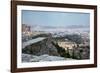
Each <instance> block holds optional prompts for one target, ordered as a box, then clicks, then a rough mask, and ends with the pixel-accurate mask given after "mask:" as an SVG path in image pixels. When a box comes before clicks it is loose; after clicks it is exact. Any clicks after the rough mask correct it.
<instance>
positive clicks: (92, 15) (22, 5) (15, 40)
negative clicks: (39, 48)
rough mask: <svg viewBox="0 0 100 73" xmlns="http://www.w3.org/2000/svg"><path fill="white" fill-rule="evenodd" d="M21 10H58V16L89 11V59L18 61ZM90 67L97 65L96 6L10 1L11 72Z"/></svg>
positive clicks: (22, 15)
mask: <svg viewBox="0 0 100 73" xmlns="http://www.w3.org/2000/svg"><path fill="white" fill-rule="evenodd" d="M32 7H33V8H32ZM22 10H24V11H25V10H26V12H27V11H28V10H32V11H33V12H35V10H36V11H37V13H38V12H39V11H42V12H44V14H46V12H49V13H50V12H51V13H52V12H58V15H59V16H60V14H62V13H63V12H64V13H67V12H69V13H70V12H72V13H74V12H79V13H81V14H82V13H89V23H90V24H89V29H90V32H89V33H90V37H89V38H90V39H92V40H90V46H89V47H90V58H89V61H85V60H84V61H83V60H77V61H73V62H68V63H69V64H68V63H67V62H65V61H64V62H63V61H54V62H45V61H44V62H38V63H36V62H35V63H31V64H28V63H27V64H26V65H25V64H23V63H19V62H20V61H21V58H20V57H21V53H22V51H21V50H20V49H21V45H23V43H22V44H21V41H22V39H23V38H21V34H22V32H21V29H22V25H21V24H22V23H23V19H24V11H23V12H21V11H22ZM59 11H61V13H60V14H59ZM51 13H50V14H51ZM56 14H57V13H56ZM31 16H32V14H31ZM34 16H35V15H34ZM41 16H42V15H41ZM73 16H74V15H73ZM36 17H37V16H35V18H36ZM26 18H28V17H26ZM42 18H43V16H42ZM42 18H41V19H42ZM33 19H34V18H33ZM38 19H39V18H38ZM44 19H45V18H44ZM48 19H49V17H48ZM59 19H60V18H59ZM77 19H78V17H77ZM29 20H31V19H29ZM63 20H64V19H63ZM63 20H61V19H60V20H58V21H63ZM84 20H85V19H84ZM39 21H40V20H39ZM50 21H51V20H50ZM27 22H28V21H27ZM48 22H49V21H48ZM87 22H88V21H87ZM49 23H50V22H49ZM48 25H49V24H48ZM72 26H73V25H72ZM74 27H75V26H74ZM82 27H84V26H82ZM56 28H57V27H56ZM60 28H62V27H60ZM37 29H40V28H37ZM39 31H40V30H39ZM60 31H61V30H60ZM91 44H93V45H91ZM22 47H23V46H22ZM79 61H80V63H77V62H79ZM81 61H82V62H81ZM83 62H85V63H83ZM54 63H55V64H54ZM56 63H57V64H56ZM71 63H72V64H71ZM22 64H23V65H22ZM32 64H33V65H32ZM92 67H97V6H95V5H81V4H80V5H79V4H64V3H49V2H33V1H11V72H12V73H14V72H29V71H45V70H61V69H76V68H92Z"/></svg>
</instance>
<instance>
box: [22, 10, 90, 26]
mask: <svg viewBox="0 0 100 73" xmlns="http://www.w3.org/2000/svg"><path fill="white" fill-rule="evenodd" d="M22 24H29V25H41V26H54V27H55V26H59V27H60V26H62V27H64V26H72V25H79V26H81V25H82V26H89V25H90V14H89V13H76V12H54V11H52V12H50V11H34V10H22Z"/></svg>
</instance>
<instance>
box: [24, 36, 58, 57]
mask: <svg viewBox="0 0 100 73" xmlns="http://www.w3.org/2000/svg"><path fill="white" fill-rule="evenodd" d="M51 42H52V39H51V38H50V37H49V38H46V39H44V40H42V41H39V42H37V43H34V44H31V45H29V46H26V47H25V48H23V49H22V52H23V53H26V54H32V55H37V56H40V55H43V54H48V55H53V56H59V54H58V52H57V49H56V47H55V46H54V45H53V44H52V43H51Z"/></svg>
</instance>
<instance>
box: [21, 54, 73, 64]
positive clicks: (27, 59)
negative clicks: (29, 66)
mask: <svg viewBox="0 0 100 73" xmlns="http://www.w3.org/2000/svg"><path fill="white" fill-rule="evenodd" d="M61 60H74V59H71V58H64V57H59V56H50V55H48V54H44V55H41V56H36V55H29V54H22V62H44V61H61Z"/></svg>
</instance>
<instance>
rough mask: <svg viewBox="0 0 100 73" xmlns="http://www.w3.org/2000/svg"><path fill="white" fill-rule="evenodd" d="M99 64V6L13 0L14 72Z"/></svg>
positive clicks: (12, 37) (95, 65)
mask: <svg viewBox="0 0 100 73" xmlns="http://www.w3.org/2000/svg"><path fill="white" fill-rule="evenodd" d="M90 67H97V6H94V5H78V4H63V3H47V2H31V1H11V72H12V73H13V72H28V71H44V70H59V69H74V68H90Z"/></svg>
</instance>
